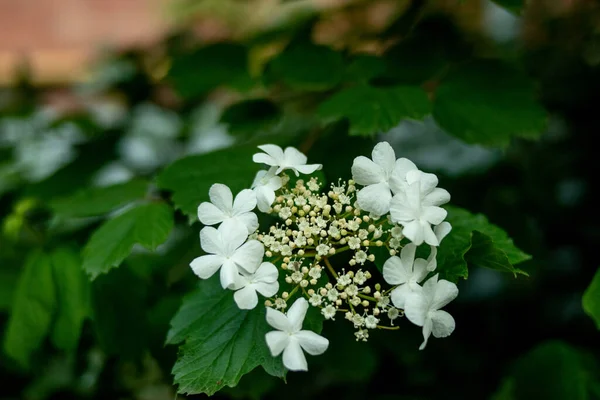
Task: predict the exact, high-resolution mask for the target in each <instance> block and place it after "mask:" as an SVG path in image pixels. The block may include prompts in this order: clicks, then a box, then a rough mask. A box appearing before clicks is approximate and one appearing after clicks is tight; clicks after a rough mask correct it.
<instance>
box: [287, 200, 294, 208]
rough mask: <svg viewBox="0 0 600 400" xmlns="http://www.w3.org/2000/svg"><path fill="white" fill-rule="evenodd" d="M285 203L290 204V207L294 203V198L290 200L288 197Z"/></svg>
mask: <svg viewBox="0 0 600 400" xmlns="http://www.w3.org/2000/svg"><path fill="white" fill-rule="evenodd" d="M287 205H288V206H290V207H291V206H293V205H294V200H292V199H289V200H288V201H287Z"/></svg>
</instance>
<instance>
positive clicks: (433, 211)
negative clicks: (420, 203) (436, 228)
mask: <svg viewBox="0 0 600 400" xmlns="http://www.w3.org/2000/svg"><path fill="white" fill-rule="evenodd" d="M447 215H448V211H446V210H444V209H443V208H441V207H436V206H430V207H423V214H422V215H421V219H424V220H425V221H427V222H429V223H430V224H432V225H438V224H440V223H442V221H443V220H444V218H446V216H447Z"/></svg>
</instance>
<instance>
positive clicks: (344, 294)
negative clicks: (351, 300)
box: [340, 292, 348, 300]
mask: <svg viewBox="0 0 600 400" xmlns="http://www.w3.org/2000/svg"><path fill="white" fill-rule="evenodd" d="M340 297H341V298H342V299H344V300H346V299H347V298H348V295H347V294H346V292H342V294H340Z"/></svg>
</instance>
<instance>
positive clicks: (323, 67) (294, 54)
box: [268, 42, 344, 91]
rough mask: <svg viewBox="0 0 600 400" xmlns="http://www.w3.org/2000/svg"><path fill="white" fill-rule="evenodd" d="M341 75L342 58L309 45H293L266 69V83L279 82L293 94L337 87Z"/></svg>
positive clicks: (326, 49)
mask: <svg viewBox="0 0 600 400" xmlns="http://www.w3.org/2000/svg"><path fill="white" fill-rule="evenodd" d="M343 72H344V60H343V58H342V55H341V54H340V53H338V52H336V51H335V50H333V49H331V48H329V47H327V46H320V45H315V44H312V43H306V42H302V43H294V44H292V45H290V46H289V47H288V48H286V49H285V50H284V51H283V52H281V53H280V54H279V55H278V56H277V57H275V59H273V61H271V63H270V65H269V75H272V76H270V77H269V78H268V79H273V80H281V81H282V82H284V83H285V84H286V85H287V86H289V87H290V88H292V89H296V90H310V91H313V90H314V91H321V90H328V89H331V88H333V87H335V86H336V85H337V84H338V83H340V81H341V79H342V74H343Z"/></svg>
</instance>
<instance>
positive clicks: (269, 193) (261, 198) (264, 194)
mask: <svg viewBox="0 0 600 400" xmlns="http://www.w3.org/2000/svg"><path fill="white" fill-rule="evenodd" d="M274 201H275V192H274V191H273V190H271V189H270V188H268V187H267V186H260V187H258V188H257V189H256V203H257V205H258V209H259V210H260V211H262V212H267V211H269V208H270V207H271V204H273V202H274Z"/></svg>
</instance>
